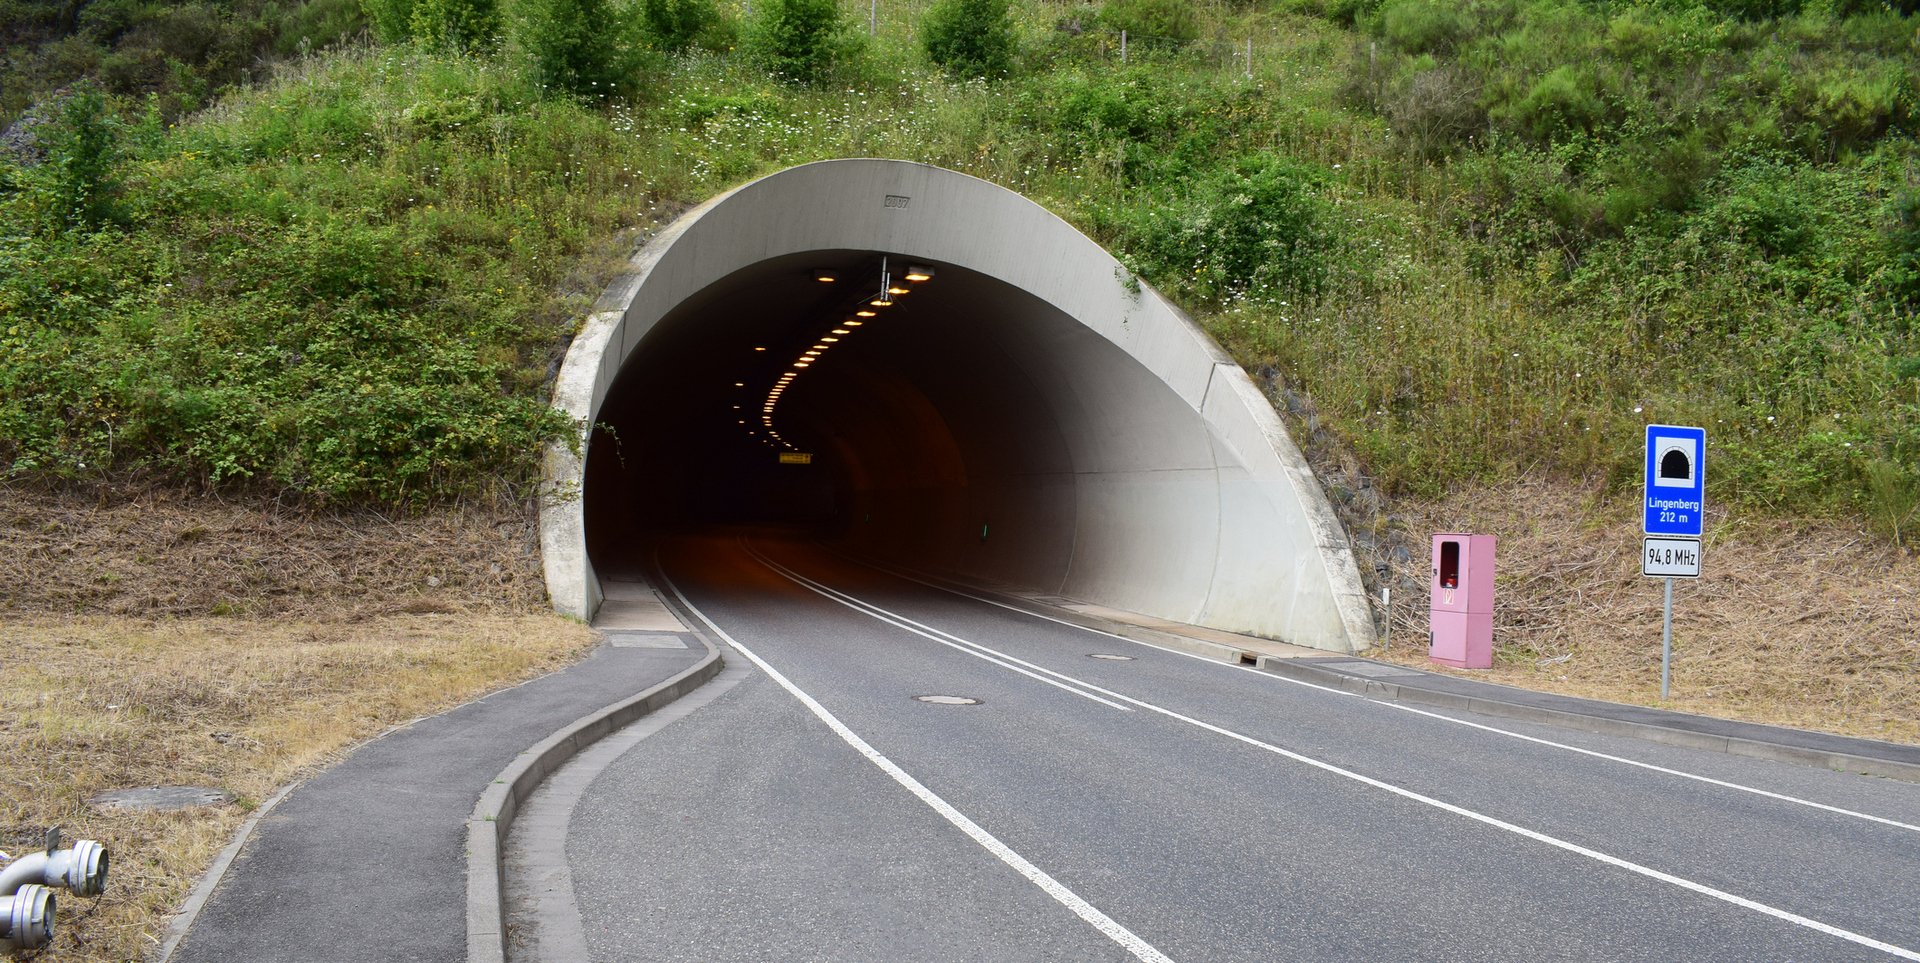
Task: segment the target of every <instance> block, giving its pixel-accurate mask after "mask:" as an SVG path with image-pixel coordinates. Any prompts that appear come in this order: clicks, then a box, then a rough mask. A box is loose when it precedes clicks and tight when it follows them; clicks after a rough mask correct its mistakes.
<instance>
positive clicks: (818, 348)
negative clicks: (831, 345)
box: [813, 344, 827, 351]
mask: <svg viewBox="0 0 1920 963" xmlns="http://www.w3.org/2000/svg"><path fill="white" fill-rule="evenodd" d="M813 350H815V351H825V350H827V346H826V345H824V344H815V345H814V346H813Z"/></svg>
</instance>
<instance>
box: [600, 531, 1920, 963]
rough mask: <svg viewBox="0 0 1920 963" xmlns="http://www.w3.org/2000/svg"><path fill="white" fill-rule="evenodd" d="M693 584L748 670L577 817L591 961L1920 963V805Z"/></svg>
mask: <svg viewBox="0 0 1920 963" xmlns="http://www.w3.org/2000/svg"><path fill="white" fill-rule="evenodd" d="M661 564H662V567H663V569H664V571H665V572H666V574H667V576H668V578H669V580H670V582H671V588H672V589H675V590H677V591H678V592H680V593H683V595H684V598H685V600H686V601H687V602H688V603H690V604H691V605H692V606H693V607H695V608H697V610H698V612H699V613H700V614H701V615H702V616H703V617H705V618H706V619H708V620H710V621H711V623H712V624H713V625H714V626H716V627H717V628H718V630H719V631H720V633H722V634H723V635H724V637H725V641H727V642H728V643H729V644H731V645H732V646H734V648H733V649H732V650H729V651H727V652H726V658H727V659H728V660H729V661H730V663H732V664H733V665H735V666H736V668H746V669H749V670H750V671H745V672H742V673H739V675H738V681H737V683H736V684H733V685H732V687H731V688H727V689H725V690H724V691H721V692H719V693H718V694H717V695H714V696H712V697H711V698H709V699H708V700H706V702H705V703H704V704H703V705H701V706H700V707H699V708H697V709H694V710H693V711H691V712H690V713H689V714H687V716H686V717H685V718H684V719H682V720H680V721H678V722H675V723H673V724H671V725H667V726H664V727H663V728H661V729H659V731H657V732H654V733H652V734H651V735H649V736H648V737H646V738H645V739H642V740H640V741H639V742H637V743H636V744H635V745H634V746H633V748H631V749H630V750H628V751H626V752H625V753H624V754H623V755H620V756H619V757H618V758H617V759H614V760H613V761H612V762H610V763H606V764H605V768H604V769H602V770H601V771H600V772H599V774H598V776H597V777H595V778H594V779H593V780H592V782H591V784H589V785H588V786H587V788H586V789H585V790H584V791H583V793H582V794H581V795H580V797H579V800H578V803H577V805H576V806H575V807H574V809H573V812H572V817H571V824H570V829H569V833H568V837H567V839H568V842H567V860H568V863H569V864H570V865H571V868H572V876H573V887H574V897H575V901H576V903H577V905H578V907H579V919H580V926H581V930H582V936H583V937H584V943H585V946H586V947H587V949H588V950H589V952H590V955H591V958H593V959H595V960H600V961H609V963H611V961H630V960H631V961H638V960H675V961H680V960H699V961H735V960H739V961H748V960H752V961H763V960H782V961H799V960H820V961H836V963H844V961H867V960H872V961H905V960H929V961H932V960H989V961H1026V960H1034V961H1042V960H1044V961H1058V960H1132V959H1141V960H1163V959H1167V960H1181V961H1189V963H1191V961H1218V963H1227V961H1272V960H1421V961H1441V960H1475V961H1484V960H1513V961H1541V960H1646V961H1670V960H1698V961H1708V960H1726V961H1743V963H1745V961H1756V960H1887V959H1909V960H1920V787H1915V786H1913V785H1911V784H1908V783H1902V782H1895V781H1890V780H1882V779H1871V778H1865V777H1859V776H1848V775H1843V774H1838V773H1831V772H1826V771H1821V770H1813V769H1804V768H1799V767H1793V766H1789V765H1784V764H1779V763H1771V762H1765V761H1761V760H1749V759H1742V758H1738V757H1732V756H1726V755H1719V754H1713V753H1697V752H1691V751H1687V750H1680V749H1675V748H1671V747H1663V746H1655V745H1651V744H1646V743H1640V742H1636V741H1631V740H1621V739H1610V738H1607V737H1601V736H1594V735H1589V734H1582V733H1574V732H1569V731H1565V730H1559V729H1555V728H1552V727H1547V726H1529V725H1526V724H1521V723H1514V722H1510V721H1506V720H1495V719H1483V718H1474V717H1472V716H1469V715H1466V714H1461V713H1435V712H1429V711H1422V710H1411V709H1408V708H1405V707H1402V706H1397V705H1391V704H1382V703H1375V702H1370V701H1367V700H1365V699H1362V698H1358V697H1355V696H1352V695H1348V694H1345V693H1338V692H1332V691H1328V690H1324V689H1317V688H1314V687H1311V686H1306V685H1302V684H1299V683H1295V682H1290V681H1288V680H1285V679H1282V678H1279V677H1277V676H1274V675H1272V674H1269V673H1265V672H1260V671H1256V670H1253V669H1248V668H1240V667H1235V666H1229V665H1224V664H1219V663H1213V662H1207V661H1203V660H1200V659H1196V658H1192V657H1188V656H1184V655H1181V654H1178V653H1173V652H1168V651H1165V650H1161V649H1157V648H1153V647H1151V646H1147V645H1142V644H1138V643H1133V642H1128V641H1124V640H1120V639H1116V638H1113V637H1109V636H1104V635H1101V634H1098V633H1094V632H1090V631H1087V630H1084V629H1079V628H1074V627H1069V626H1065V625H1061V624H1058V623H1053V622H1049V621H1046V620H1044V619H1041V618H1037V617H1034V616H1031V615H1027V614H1023V613H1018V612H1014V611H1010V610H1008V609H1006V608H1004V607H1000V606H996V605H993V604H989V603H987V602H984V601H981V600H976V599H971V598H967V597H963V596H960V595H956V594H953V593H951V592H947V591H943V590H939V589H935V588H932V587H929V586H926V585H922V584H918V583H915V582H913V581H909V580H907V579H904V578H901V577H899V576H896V575H892V574H888V573H883V572H880V571H877V570H875V569H871V568H867V567H864V566H861V565H857V564H854V563H852V562H849V561H846V560H843V559H840V558H838V557H835V556H833V555H830V554H828V553H825V552H823V551H820V550H818V549H814V548H811V547H808V546H805V545H802V544H797V543H787V542H779V541H768V540H757V541H748V540H746V539H743V538H733V537H713V538H705V539H687V540H682V541H679V542H675V543H671V544H669V545H667V546H666V547H665V548H664V549H663V550H662V553H661ZM1098 656H1125V657H1127V658H1126V659H1112V658H1099V657H1098ZM917 696H958V697H964V698H968V699H973V700H978V704H972V705H947V704H935V703H927V702H923V701H917V700H916V698H915V697H917ZM1576 750H1586V751H1585V752H1581V751H1576ZM1609 756H1612V757H1614V758H1609Z"/></svg>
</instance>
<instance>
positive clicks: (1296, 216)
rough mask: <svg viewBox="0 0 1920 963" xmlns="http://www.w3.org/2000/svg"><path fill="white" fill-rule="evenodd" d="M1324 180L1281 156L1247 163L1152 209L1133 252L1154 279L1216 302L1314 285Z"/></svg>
mask: <svg viewBox="0 0 1920 963" xmlns="http://www.w3.org/2000/svg"><path fill="white" fill-rule="evenodd" d="M1320 180H1321V175H1320V174H1319V173H1318V172H1316V171H1313V170H1311V169H1309V168H1307V167H1304V166H1301V165H1299V164H1295V163H1293V162H1291V161H1287V160H1283V159H1281V158H1277V157H1257V158H1251V159H1248V160H1244V161H1242V162H1240V163H1239V164H1236V165H1234V166H1232V167H1230V168H1228V169H1225V170H1221V171H1217V172H1215V173H1213V174H1212V175H1211V176H1210V177H1207V178H1206V179H1204V180H1202V181H1200V182H1199V183H1197V184H1195V185H1194V186H1193V187H1191V188H1190V189H1189V191H1188V193H1187V195H1186V196H1185V197H1183V198H1181V202H1180V203H1177V204H1171V205H1163V206H1159V207H1157V208H1155V209H1154V213H1153V214H1151V215H1149V217H1148V218H1147V220H1146V223H1145V224H1144V225H1143V227H1144V230H1143V231H1141V232H1139V235H1138V236H1137V237H1136V239H1135V242H1134V245H1133V247H1132V249H1131V251H1130V253H1131V254H1133V256H1134V257H1135V260H1136V262H1137V263H1138V264H1139V266H1140V268H1141V269H1142V270H1143V271H1145V272H1146V273H1147V275H1148V276H1149V278H1150V279H1152V280H1154V282H1155V283H1156V284H1159V285H1163V286H1165V287H1166V288H1167V289H1168V290H1176V291H1177V290H1180V289H1183V288H1184V289H1186V290H1189V291H1191V292H1193V293H1195V294H1197V295H1199V296H1201V297H1204V298H1208V299H1211V300H1216V301H1220V300H1227V299H1231V298H1236V297H1242V296H1253V297H1259V296H1269V295H1277V294H1286V293H1291V292H1296V291H1313V290H1316V289H1318V288H1319V286H1320V284H1321V282H1322V281H1323V280H1324V279H1325V277H1326V273H1327V264H1328V260H1329V259H1328V257H1327V247H1328V244H1329V241H1330V237H1331V236H1330V234H1329V233H1328V231H1327V227H1326V205H1325V204H1324V203H1323V202H1322V201H1321V200H1320V199H1319V198H1318V197H1317V196H1316V194H1315V188H1316V186H1317V185H1318V183H1319V181H1320Z"/></svg>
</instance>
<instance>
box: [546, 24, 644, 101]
mask: <svg viewBox="0 0 1920 963" xmlns="http://www.w3.org/2000/svg"><path fill="white" fill-rule="evenodd" d="M519 10H520V16H519V19H518V22H517V23H516V36H515V41H516V43H517V44H518V46H519V48H520V50H521V51H522V52H523V53H524V54H525V56H526V57H527V60H528V62H529V63H530V64H531V66H532V68H533V76H534V79H535V80H536V82H538V83H539V84H540V86H542V87H544V88H546V89H547V90H549V91H552V92H555V93H560V94H566V95H571V96H574V97H582V98H586V99H588V100H604V99H606V98H609V97H614V96H619V95H622V94H629V95H630V94H631V93H632V92H633V91H635V90H636V89H637V87H638V84H639V81H640V76H639V74H640V69H641V58H640V56H639V51H638V50H637V49H636V47H635V44H634V41H635V39H636V38H635V33H636V25H635V23H634V21H633V20H632V19H631V16H630V14H629V13H628V12H627V11H624V10H622V9H621V8H620V7H618V6H616V5H614V3H612V2H610V0H521V3H520V8H519Z"/></svg>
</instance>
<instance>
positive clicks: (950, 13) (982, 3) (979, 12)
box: [921, 0, 1014, 77]
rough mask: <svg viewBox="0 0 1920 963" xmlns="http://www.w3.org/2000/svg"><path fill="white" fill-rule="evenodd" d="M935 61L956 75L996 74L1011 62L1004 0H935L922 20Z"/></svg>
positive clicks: (929, 52)
mask: <svg viewBox="0 0 1920 963" xmlns="http://www.w3.org/2000/svg"><path fill="white" fill-rule="evenodd" d="M921 30H922V31H923V33H922V34H921V37H922V43H923V45H924V46H925V47H926V51H927V56H928V57H929V58H931V59H932V60H933V62H934V63H936V64H939V65H940V66H941V67H943V68H945V69H946V70H947V72H948V73H950V74H953V75H954V76H957V77H999V76H1002V75H1004V74H1005V73H1006V72H1007V71H1008V69H1010V68H1011V67H1012V66H1013V47H1014V43H1013V17H1012V16H1011V14H1010V12H1009V9H1008V3H1007V0H936V2H935V3H934V5H933V6H932V7H930V8H928V10H927V15H926V18H925V19H924V20H922V21H921Z"/></svg>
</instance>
